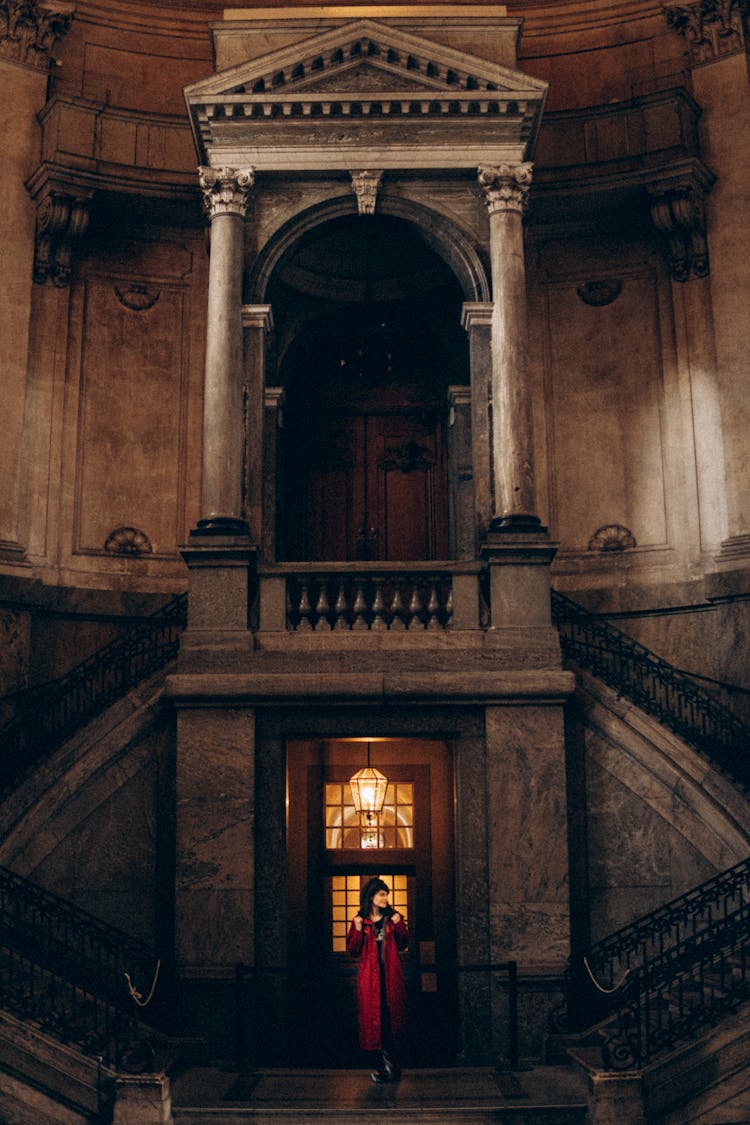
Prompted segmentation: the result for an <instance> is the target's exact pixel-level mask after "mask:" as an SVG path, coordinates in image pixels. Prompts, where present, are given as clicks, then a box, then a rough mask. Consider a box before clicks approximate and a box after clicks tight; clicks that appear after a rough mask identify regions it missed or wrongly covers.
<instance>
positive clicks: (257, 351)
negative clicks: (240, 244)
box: [242, 305, 273, 545]
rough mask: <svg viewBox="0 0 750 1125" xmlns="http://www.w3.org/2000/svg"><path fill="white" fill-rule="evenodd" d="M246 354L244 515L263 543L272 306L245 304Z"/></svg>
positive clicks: (252, 533) (252, 534) (257, 541)
mask: <svg viewBox="0 0 750 1125" xmlns="http://www.w3.org/2000/svg"><path fill="white" fill-rule="evenodd" d="M242 329H243V342H244V357H245V392H244V393H245V409H244V419H245V433H244V448H245V477H244V493H245V504H244V510H245V518H246V519H247V525H248V528H249V530H250V539H251V540H252V542H253V543H255V544H256V545H260V543H261V541H262V535H263V490H264V481H263V457H264V453H263V446H264V440H263V438H264V388H265V373H266V344H267V340H268V336H269V334H270V333H271V331H272V330H273V315H272V313H271V306H270V305H243V307H242Z"/></svg>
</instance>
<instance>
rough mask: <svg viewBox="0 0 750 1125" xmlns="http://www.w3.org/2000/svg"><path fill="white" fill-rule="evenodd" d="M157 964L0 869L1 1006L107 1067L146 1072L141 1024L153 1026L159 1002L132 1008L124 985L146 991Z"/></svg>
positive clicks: (121, 936) (148, 1048) (130, 991)
mask: <svg viewBox="0 0 750 1125" xmlns="http://www.w3.org/2000/svg"><path fill="white" fill-rule="evenodd" d="M158 965H159V959H158V958H157V955H156V953H155V952H154V950H153V949H151V948H150V947H149V946H148V945H146V944H145V943H144V942H141V941H138V940H137V939H135V938H133V937H131V936H130V935H129V934H126V933H124V932H123V931H121V930H118V929H116V928H115V927H113V926H110V925H107V924H106V923H105V922H102V921H100V920H99V919H98V918H95V917H94V916H93V915H91V914H89V913H88V912H87V911H85V910H81V909H80V908H79V907H76V906H74V905H73V904H72V903H70V902H67V901H66V900H65V899H62V898H60V897H59V896H57V895H55V894H53V893H52V892H51V891H47V890H44V889H43V888H42V887H39V886H38V885H36V884H34V883H32V882H30V881H29V880H28V879H24V878H22V877H21V876H20V875H17V874H15V873H14V872H12V871H10V870H8V869H7V868H4V867H0V1006H2V1007H3V1008H5V1009H7V1010H9V1011H11V1012H13V1013H14V1014H16V1015H18V1016H19V1017H20V1018H22V1019H30V1020H33V1021H35V1022H37V1023H38V1024H39V1025H40V1026H41V1027H42V1028H43V1029H44V1030H45V1031H48V1032H50V1033H51V1034H53V1035H54V1036H56V1037H57V1038H58V1039H61V1040H62V1041H64V1042H68V1043H73V1044H75V1045H76V1046H77V1047H79V1048H80V1049H81V1050H82V1051H84V1052H85V1053H88V1054H91V1055H94V1056H95V1057H98V1058H100V1059H102V1060H103V1061H104V1063H105V1064H106V1065H117V1066H118V1067H120V1068H121V1069H128V1070H141V1069H146V1068H147V1067H149V1066H150V1065H151V1064H152V1062H153V1045H152V1044H151V1043H150V1042H149V1035H148V1033H146V1031H145V1028H144V1027H143V1026H142V1024H144V1023H147V1024H151V1025H152V1026H158V1024H159V1022H160V1019H161V1018H162V1014H163V1010H164V1009H163V1004H162V1003H161V1001H162V1000H163V997H161V996H160V997H159V1000H158V1001H157V1003H156V1004H154V1005H152V1004H150V1003H149V1004H146V1005H144V1004H138V1003H137V1000H136V997H135V996H134V988H133V986H132V984H131V983H130V982H132V981H135V982H136V984H137V985H140V986H142V987H143V988H144V989H146V990H147V991H148V990H149V986H150V985H151V984H152V983H153V981H154V979H155V976H156V972H157V968H158ZM135 991H137V990H135ZM155 992H156V987H154V989H153V991H152V993H151V999H153V994H154V993H155ZM138 995H140V993H138Z"/></svg>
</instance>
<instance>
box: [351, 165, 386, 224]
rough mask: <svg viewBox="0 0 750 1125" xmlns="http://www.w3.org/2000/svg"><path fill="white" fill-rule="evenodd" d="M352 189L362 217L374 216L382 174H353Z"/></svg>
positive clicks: (364, 172)
mask: <svg viewBox="0 0 750 1125" xmlns="http://www.w3.org/2000/svg"><path fill="white" fill-rule="evenodd" d="M351 177H352V187H353V188H354V192H355V195H356V196H357V210H358V211H359V214H360V215H374V214H375V203H376V200H377V197H378V188H379V187H380V183H381V180H382V179H383V173H382V172H368V171H362V172H352V173H351Z"/></svg>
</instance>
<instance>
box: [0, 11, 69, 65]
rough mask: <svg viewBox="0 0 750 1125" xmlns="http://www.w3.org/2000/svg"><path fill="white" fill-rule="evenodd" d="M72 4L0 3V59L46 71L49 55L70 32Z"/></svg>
mask: <svg viewBox="0 0 750 1125" xmlns="http://www.w3.org/2000/svg"><path fill="white" fill-rule="evenodd" d="M73 11H74V6H73V4H64V3H55V2H54V0H49V2H48V3H39V2H38V0H0V58H6V59H13V61H14V62H21V63H26V64H27V65H29V66H35V67H38V68H39V69H40V70H47V68H48V67H49V59H50V52H51V51H52V48H53V47H54V45H55V43H56V42H57V40H58V39H62V37H63V35H65V34H67V32H68V31H69V30H70V24H71V22H72V19H73Z"/></svg>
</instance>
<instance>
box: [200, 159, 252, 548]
mask: <svg viewBox="0 0 750 1125" xmlns="http://www.w3.org/2000/svg"><path fill="white" fill-rule="evenodd" d="M199 175H200V186H201V190H202V192H203V203H204V207H205V210H206V213H207V215H208V218H209V221H210V224H211V262H210V268H209V279H208V321H207V329H206V370H205V385H204V404H203V487H202V495H201V518H200V519H199V521H198V528H197V531H198V533H199V534H201V535H247V530H248V529H247V524H246V522H245V519H244V516H243V512H242V461H243V444H244V442H243V436H244V435H243V410H242V383H243V380H242V317H241V307H242V270H243V263H244V238H243V235H244V220H245V214H246V211H247V204H248V193H249V191H250V189H251V187H252V185H253V182H254V173H253V172H252V170H251V169H247V168H245V169H236V168H201V169H200V173H199Z"/></svg>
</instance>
